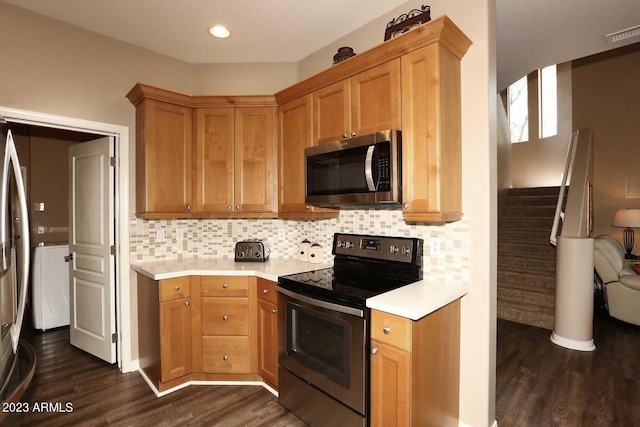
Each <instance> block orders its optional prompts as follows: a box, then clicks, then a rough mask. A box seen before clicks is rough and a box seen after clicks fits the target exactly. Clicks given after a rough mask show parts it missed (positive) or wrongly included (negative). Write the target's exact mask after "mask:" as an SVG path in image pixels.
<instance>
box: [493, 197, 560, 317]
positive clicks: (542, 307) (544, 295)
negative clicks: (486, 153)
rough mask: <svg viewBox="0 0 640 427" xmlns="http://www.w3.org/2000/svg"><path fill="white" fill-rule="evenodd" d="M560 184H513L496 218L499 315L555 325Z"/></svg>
mask: <svg viewBox="0 0 640 427" xmlns="http://www.w3.org/2000/svg"><path fill="white" fill-rule="evenodd" d="M559 190H560V189H559V187H540V188H512V189H511V190H509V196H508V198H507V201H506V204H505V206H504V208H503V210H502V213H501V215H500V218H499V221H498V317H499V318H501V319H506V320H511V321H514V322H518V323H525V324H528V325H533V326H537V327H541V328H545V329H553V316H554V301H555V282H556V277H555V272H556V249H555V247H554V246H552V245H551V244H550V243H549V235H550V233H551V227H552V225H553V215H554V213H555V208H556V203H557V202H558V193H559Z"/></svg>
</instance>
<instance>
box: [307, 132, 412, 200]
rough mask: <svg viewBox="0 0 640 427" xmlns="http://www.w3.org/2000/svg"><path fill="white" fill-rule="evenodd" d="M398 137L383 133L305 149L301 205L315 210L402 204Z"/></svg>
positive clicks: (396, 134) (399, 141)
mask: <svg viewBox="0 0 640 427" xmlns="http://www.w3.org/2000/svg"><path fill="white" fill-rule="evenodd" d="M401 140H402V137H401V132H400V131H399V130H386V131H383V132H376V133H372V134H369V135H363V136H359V137H354V138H349V139H343V140H341V141H336V142H331V143H328V144H321V145H318V146H315V147H310V148H307V149H305V180H306V195H305V201H306V202H307V203H308V204H311V205H316V206H349V205H378V204H384V205H399V204H401V203H402V170H401V165H402V150H401V146H402V143H401Z"/></svg>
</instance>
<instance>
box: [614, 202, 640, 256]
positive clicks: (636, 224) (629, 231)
mask: <svg viewBox="0 0 640 427" xmlns="http://www.w3.org/2000/svg"><path fill="white" fill-rule="evenodd" d="M611 225H612V226H613V227H622V228H624V232H623V234H624V249H625V250H626V251H627V255H626V256H625V258H627V259H637V257H636V256H635V255H632V254H631V251H633V243H634V236H633V229H634V228H640V209H618V210H617V211H616V213H615V214H614V215H613V221H612V222H611Z"/></svg>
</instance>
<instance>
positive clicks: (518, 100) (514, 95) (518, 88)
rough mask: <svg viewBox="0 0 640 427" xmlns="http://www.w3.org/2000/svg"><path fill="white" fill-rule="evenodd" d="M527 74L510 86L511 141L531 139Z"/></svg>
mask: <svg viewBox="0 0 640 427" xmlns="http://www.w3.org/2000/svg"><path fill="white" fill-rule="evenodd" d="M527 90H528V88H527V76H524V77H523V78H521V79H520V80H518V81H517V82H515V83H513V84H512V85H511V86H509V89H508V90H507V93H508V94H509V128H510V129H511V142H512V143H513V142H524V141H527V140H529V97H528V95H527Z"/></svg>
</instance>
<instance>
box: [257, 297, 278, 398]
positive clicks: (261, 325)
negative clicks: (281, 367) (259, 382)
mask: <svg viewBox="0 0 640 427" xmlns="http://www.w3.org/2000/svg"><path fill="white" fill-rule="evenodd" d="M258 373H259V374H260V376H261V377H262V378H263V379H264V380H265V381H267V382H268V383H269V384H271V385H272V386H274V387H276V388H277V387H278V306H277V305H276V304H274V303H271V302H268V301H265V300H262V299H260V300H258Z"/></svg>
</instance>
